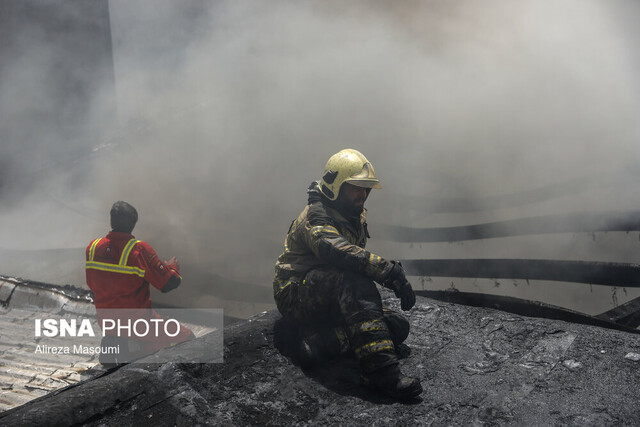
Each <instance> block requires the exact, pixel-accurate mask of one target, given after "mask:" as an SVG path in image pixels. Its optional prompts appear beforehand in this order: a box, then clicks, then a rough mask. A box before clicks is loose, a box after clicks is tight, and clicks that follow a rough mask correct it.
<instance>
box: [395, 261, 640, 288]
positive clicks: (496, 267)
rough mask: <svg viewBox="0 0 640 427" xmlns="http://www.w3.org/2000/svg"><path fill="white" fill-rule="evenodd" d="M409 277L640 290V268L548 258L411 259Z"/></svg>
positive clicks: (619, 264) (408, 264)
mask: <svg viewBox="0 0 640 427" xmlns="http://www.w3.org/2000/svg"><path fill="white" fill-rule="evenodd" d="M402 265H403V266H404V268H405V269H406V271H407V274H408V275H412V276H435V277H477V278H488V279H524V280H550V281H559V282H574V283H586V284H592V285H605V286H623V287H634V288H637V287H640V265H638V264H625V263H612V262H591V261H556V260H545V259H409V260H403V261H402Z"/></svg>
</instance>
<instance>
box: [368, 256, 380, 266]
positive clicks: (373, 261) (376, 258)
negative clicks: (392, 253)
mask: <svg viewBox="0 0 640 427" xmlns="http://www.w3.org/2000/svg"><path fill="white" fill-rule="evenodd" d="M369 262H370V263H371V264H380V262H382V258H381V257H379V256H378V255H374V254H369Z"/></svg>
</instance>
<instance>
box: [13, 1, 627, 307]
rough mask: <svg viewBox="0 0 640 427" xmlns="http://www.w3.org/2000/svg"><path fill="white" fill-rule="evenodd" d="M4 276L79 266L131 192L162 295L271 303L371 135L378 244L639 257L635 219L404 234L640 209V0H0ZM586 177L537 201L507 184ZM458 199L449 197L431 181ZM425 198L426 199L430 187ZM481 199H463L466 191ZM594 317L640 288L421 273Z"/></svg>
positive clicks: (496, 253) (515, 254) (412, 252)
mask: <svg viewBox="0 0 640 427" xmlns="http://www.w3.org/2000/svg"><path fill="white" fill-rule="evenodd" d="M0 7H1V8H2V12H3V13H2V14H0V15H1V16H2V18H0V20H2V22H1V24H2V25H1V26H0V36H2V37H1V40H2V42H0V43H1V44H0V49H1V53H2V61H1V63H0V79H1V80H0V138H1V144H2V145H1V147H0V192H1V193H0V248H1V249H0V256H1V259H0V274H4V275H14V276H20V277H23V278H25V279H32V280H40V281H46V282H50V283H57V284H65V283H71V284H74V285H78V286H85V284H84V270H83V267H84V248H85V247H86V245H87V244H88V243H89V242H90V241H91V240H92V239H93V238H95V237H100V236H102V235H104V234H106V232H107V231H108V230H109V224H108V222H109V217H108V213H109V208H110V206H111V204H112V203H113V202H114V201H116V200H126V201H128V202H130V203H131V204H133V205H134V206H136V208H137V209H138V212H139V215H140V220H139V223H138V226H137V227H136V229H135V230H134V234H135V235H136V237H137V238H139V239H143V240H145V241H147V242H149V243H150V244H151V245H152V246H154V248H155V249H156V250H157V252H158V253H159V255H160V256H161V257H163V258H165V259H168V258H169V257H170V256H172V255H176V256H177V257H178V258H179V259H180V261H181V264H182V266H183V268H182V274H183V278H184V281H183V285H182V286H181V287H180V288H179V289H178V290H176V291H174V292H172V293H170V294H166V295H161V294H159V293H155V294H154V295H153V298H154V300H156V301H159V302H164V303H168V304H174V305H182V306H204V307H224V308H225V310H226V313H227V314H230V315H237V316H247V315H250V314H252V313H255V312H257V311H260V310H264V309H268V308H272V307H273V305H272V304H271V300H270V296H269V295H270V292H271V291H270V289H271V280H272V276H273V266H274V263H275V260H276V258H277V256H278V255H279V254H280V252H281V251H282V241H283V239H284V236H285V233H286V230H287V228H288V226H289V223H290V221H291V220H292V219H294V218H295V217H296V216H297V214H298V213H299V211H300V210H301V209H302V208H303V206H304V204H305V202H306V194H305V189H306V187H307V186H308V184H309V183H310V182H311V181H312V180H315V179H319V178H320V176H321V174H322V171H323V167H324V164H325V162H326V160H327V159H328V158H329V157H330V156H331V155H332V154H333V153H335V152H337V151H338V150H340V149H342V148H347V147H349V148H356V149H358V150H360V151H362V152H363V153H364V154H365V155H366V156H367V157H368V158H369V160H370V161H371V162H372V163H373V165H374V166H375V168H376V174H377V175H378V177H379V178H380V180H381V182H382V185H383V189H382V190H375V191H374V192H373V193H372V194H371V197H370V199H369V201H368V202H367V207H368V209H369V222H370V224H371V226H370V230H371V234H372V239H371V240H370V244H369V246H368V248H369V249H371V250H372V251H374V252H376V253H378V254H379V255H381V256H384V257H387V258H391V259H395V258H436V259H437V258H540V259H561V260H588V261H590V260H593V261H612V262H613V261H615V262H634V263H635V262H638V261H639V258H640V239H639V236H638V233H637V232H636V233H564V234H553V235H534V236H520V237H508V238H503V239H485V240H478V241H470V242H464V243H437V244H436V243H429V244H427V243H424V244H407V243H393V242H388V241H384V240H381V239H376V224H392V225H404V226H412V227H440V226H454V225H467V224H477V223H482V222H490V221H499V220H507V219H516V218H524V217H531V216H538V215H546V214H558V213H575V212H600V211H609V210H634V209H636V210H637V209H640V195H639V194H638V191H637V184H638V183H640V162H639V161H638V160H639V155H640V146H639V144H638V142H639V139H640V120H638V119H639V118H640V77H638V76H640V49H639V45H640V43H639V41H640V40H639V39H638V37H640V30H638V29H637V25H636V24H637V22H638V20H639V18H640V4H639V3H637V2H636V1H633V0H628V1H607V2H601V1H592V0H563V1H559V2H558V1H539V0H530V1H519V2H512V1H507V0H505V1H499V0H495V1H477V0H474V1H471V0H468V1H456V2H448V1H403V2H392V1H384V2H369V1H350V2H341V1H304V2H294V1H290V0H287V1H284V0H274V1H269V2H263V1H248V0H246V1H245V0H241V1H238V0H235V1H216V2H210V1H203V0H192V1H180V2H178V1H170V0H136V1H125V0H111V1H101V2H98V1H96V2H82V1H75V0H74V1H53V0H49V1H25V2H14V1H11V0H3V1H2V2H0ZM566 182H582V183H584V185H583V186H582V187H579V191H578V190H575V191H571V192H567V193H566V194H562V195H561V196H557V197H551V198H548V199H546V200H543V201H539V202H537V203H522V204H520V205H517V206H510V207H499V206H496V207H495V208H494V209H491V208H489V209H487V208H486V207H484V208H482V209H480V208H479V207H478V208H477V209H474V205H475V204H476V203H479V202H478V201H482V200H491V197H496V196H501V195H509V194H518V193H521V192H525V191H528V190H534V189H539V188H554V186H557V185H562V184H563V183H566ZM451 199H456V200H462V201H463V204H464V205H465V206H466V209H464V212H458V213H450V212H440V211H441V210H442V209H438V200H451ZM416 201H417V202H416ZM465 201H466V202H465ZM412 281H413V284H414V287H416V288H418V289H422V288H424V289H444V288H449V287H455V288H457V289H461V290H470V291H475V292H490V293H496V294H505V295H513V296H519V297H522V298H528V299H535V300H540V301H545V302H550V303H553V304H558V305H562V306H565V307H569V308H573V309H578V310H581V311H585V312H588V313H594V314H595V313H598V312H601V311H605V310H607V309H609V308H612V307H613V306H614V305H616V304H619V303H622V302H624V301H626V300H629V299H631V298H633V297H637V296H638V295H639V293H638V292H637V290H634V289H625V288H609V287H603V286H589V285H584V284H573V285H569V284H559V283H556V282H531V283H526V282H525V281H518V280H501V281H495V280H488V279H459V278H442V279H437V278H418V277H414V278H413V280H412Z"/></svg>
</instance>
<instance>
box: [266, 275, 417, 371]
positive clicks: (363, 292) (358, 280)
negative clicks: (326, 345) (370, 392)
mask: <svg viewBox="0 0 640 427" xmlns="http://www.w3.org/2000/svg"><path fill="white" fill-rule="evenodd" d="M275 300H276V304H277V306H278V310H279V311H280V313H282V315H283V316H284V317H285V319H287V320H291V321H294V322H298V323H300V324H302V325H304V326H305V327H307V328H309V329H311V330H314V329H315V330H322V329H325V330H326V329H327V328H329V329H330V328H333V330H334V331H335V334H336V336H337V338H338V339H339V340H340V345H341V346H342V349H341V350H342V351H345V350H347V349H351V350H353V352H354V354H355V357H356V359H357V360H358V362H359V364H360V367H361V369H362V371H363V373H364V374H368V373H371V372H373V371H375V370H377V369H380V368H382V367H385V366H389V365H393V364H397V363H398V359H397V357H396V353H395V348H394V346H395V345H398V344H400V343H402V342H403V341H404V340H405V339H406V338H407V336H408V335H409V322H408V320H407V319H406V318H405V317H404V316H403V315H402V314H400V313H399V312H397V311H394V310H390V309H387V308H384V309H383V307H382V299H381V297H380V292H379V291H378V289H377V287H376V284H375V282H374V281H373V280H371V279H370V278H368V277H367V276H364V275H361V274H358V273H352V272H347V271H343V270H338V269H335V268H326V269H315V270H311V271H309V272H308V273H307V274H306V276H305V277H304V278H303V279H295V278H294V279H290V280H289V281H288V282H287V283H286V285H285V286H282V287H281V289H280V291H279V292H277V293H276V295H275ZM345 332H346V337H345V336H344V335H345ZM341 335H342V336H341Z"/></svg>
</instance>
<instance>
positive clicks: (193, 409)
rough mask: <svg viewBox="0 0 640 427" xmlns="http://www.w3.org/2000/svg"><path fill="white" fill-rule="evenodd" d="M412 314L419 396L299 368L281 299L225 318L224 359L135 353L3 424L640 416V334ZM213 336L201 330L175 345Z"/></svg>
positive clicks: (428, 304)
mask: <svg viewBox="0 0 640 427" xmlns="http://www.w3.org/2000/svg"><path fill="white" fill-rule="evenodd" d="M387 297H388V295H387ZM386 302H387V303H389V304H390V305H392V306H393V305H396V304H395V300H394V299H389V298H387V299H386ZM409 317H410V321H411V325H412V332H411V334H410V336H409V339H408V341H407V342H408V344H409V346H410V347H411V349H412V354H411V355H410V356H409V357H408V358H406V359H403V360H402V361H401V366H402V368H403V370H404V371H405V372H406V373H407V374H409V375H414V376H418V377H420V378H421V380H422V383H423V386H424V388H425V391H424V393H423V394H422V396H421V398H420V399H417V400H414V401H410V402H397V401H394V400H391V399H387V398H384V397H381V396H380V395H378V394H375V393H373V392H370V391H368V390H367V389H364V388H363V387H361V386H360V384H359V378H358V375H357V372H356V370H355V368H356V366H355V363H354V362H353V361H352V360H351V359H349V358H343V359H339V360H337V361H336V362H334V363H332V364H329V365H325V366H321V367H318V368H315V369H312V370H302V369H300V368H299V367H298V366H296V365H295V364H294V363H293V360H292V358H290V357H288V356H287V345H286V343H287V337H286V334H285V333H283V328H281V326H282V323H281V321H280V320H279V319H280V316H279V315H278V313H277V312H274V311H270V312H266V313H263V314H261V315H258V316H255V317H253V318H252V319H250V320H248V321H242V322H239V323H236V324H233V325H230V326H228V327H226V328H225V330H224V346H225V348H224V355H225V362H224V363H222V364H180V363H169V364H153V363H149V364H132V365H128V366H125V367H122V368H120V369H118V370H116V371H113V372H110V373H107V374H105V375H103V376H101V377H99V378H96V379H94V380H91V381H89V382H86V383H83V384H81V385H78V386H74V387H70V388H68V389H66V390H63V391H61V392H59V393H56V394H54V395H51V396H48V397H45V398H41V399H38V400H36V401H33V402H31V403H28V404H26V405H24V406H22V407H20V408H16V409H14V410H11V411H8V412H6V413H4V414H2V415H0V424H2V425H41V424H43V423H44V424H65V425H70V424H77V423H83V424H86V425H95V426H98V425H100V426H104V425H123V424H124V425H163V426H164V425H238V426H243V425H369V426H382V425H598V426H605V425H629V426H631V425H638V424H639V423H640V410H639V409H638V403H639V402H640V399H639V398H638V394H637V384H638V381H639V380H640V370H639V368H640V361H639V360H638V359H640V335H638V334H635V333H629V332H624V331H616V330H611V329H605V328H600V327H595V326H587V325H581V324H575V323H567V322H563V321H558V320H549V319H540V318H531V317H523V316H520V315H516V314H511V313H506V312H502V311H497V310H493V309H488V308H477V307H468V306H461V305H456V304H450V303H444V302H436V301H434V300H431V299H427V298H425V297H418V302H417V304H416V306H415V307H414V309H413V310H412V311H411V312H410V314H409ZM283 343H284V344H283ZM206 345H207V337H202V338H200V339H198V340H196V341H194V342H191V343H186V344H183V345H181V346H177V347H175V348H173V349H170V350H169V351H177V352H182V353H184V354H185V355H188V354H189V352H192V351H198V348H199V346H206ZM200 348H201V347H200Z"/></svg>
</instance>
